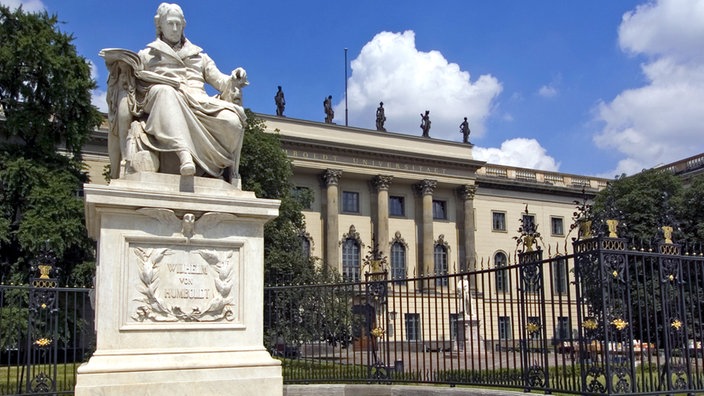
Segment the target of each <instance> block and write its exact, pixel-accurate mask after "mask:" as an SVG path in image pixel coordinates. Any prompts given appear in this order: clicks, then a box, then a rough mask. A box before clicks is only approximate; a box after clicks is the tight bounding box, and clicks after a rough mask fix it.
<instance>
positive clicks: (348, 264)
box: [342, 238, 360, 282]
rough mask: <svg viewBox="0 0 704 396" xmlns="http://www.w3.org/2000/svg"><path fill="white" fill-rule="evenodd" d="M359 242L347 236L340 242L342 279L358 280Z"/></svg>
mask: <svg viewBox="0 0 704 396" xmlns="http://www.w3.org/2000/svg"><path fill="white" fill-rule="evenodd" d="M359 250H360V249H359V242H357V240H356V239H354V238H347V239H345V242H344V243H343V244H342V279H343V280H344V281H346V282H359V271H360V270H359V267H360V262H359Z"/></svg>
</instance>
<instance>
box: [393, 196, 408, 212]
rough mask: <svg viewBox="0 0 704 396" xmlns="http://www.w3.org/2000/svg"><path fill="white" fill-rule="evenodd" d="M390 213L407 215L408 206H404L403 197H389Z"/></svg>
mask: <svg viewBox="0 0 704 396" xmlns="http://www.w3.org/2000/svg"><path fill="white" fill-rule="evenodd" d="M389 215H390V216H405V215H406V208H405V206H404V202H403V197H396V196H390V197H389Z"/></svg>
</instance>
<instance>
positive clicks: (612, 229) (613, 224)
mask: <svg viewBox="0 0 704 396" xmlns="http://www.w3.org/2000/svg"><path fill="white" fill-rule="evenodd" d="M606 225H607V226H608V227H609V238H618V233H617V229H616V228H617V227H618V220H616V219H609V220H606Z"/></svg>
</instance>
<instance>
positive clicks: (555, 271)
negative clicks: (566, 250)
mask: <svg viewBox="0 0 704 396" xmlns="http://www.w3.org/2000/svg"><path fill="white" fill-rule="evenodd" d="M552 275H553V288H554V289H555V293H557V294H564V293H567V260H566V259H564V258H558V259H557V260H555V261H553V264H552Z"/></svg>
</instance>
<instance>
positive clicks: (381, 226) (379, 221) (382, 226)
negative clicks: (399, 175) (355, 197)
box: [372, 175, 394, 256]
mask: <svg viewBox="0 0 704 396" xmlns="http://www.w3.org/2000/svg"><path fill="white" fill-rule="evenodd" d="M393 178H394V177H393V176H387V175H378V176H375V177H374V178H373V179H372V186H373V187H374V190H375V191H376V201H377V205H376V206H377V214H376V224H374V238H375V239H376V243H378V244H379V250H381V252H382V253H383V254H384V255H386V256H389V253H390V252H389V185H390V184H391V180H393Z"/></svg>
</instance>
